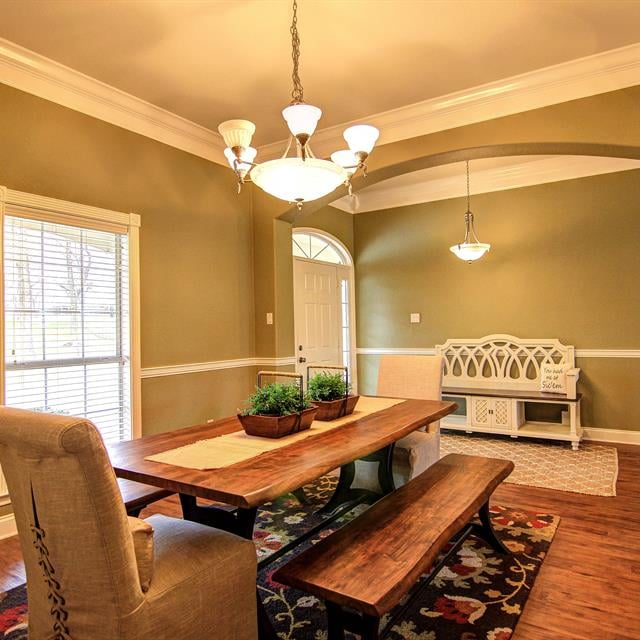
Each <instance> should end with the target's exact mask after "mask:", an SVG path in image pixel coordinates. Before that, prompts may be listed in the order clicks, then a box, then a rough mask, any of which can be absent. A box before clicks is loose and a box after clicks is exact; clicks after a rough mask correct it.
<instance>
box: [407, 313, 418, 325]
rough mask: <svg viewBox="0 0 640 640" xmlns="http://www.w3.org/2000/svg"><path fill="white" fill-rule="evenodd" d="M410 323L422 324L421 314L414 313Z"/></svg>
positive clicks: (410, 317)
mask: <svg viewBox="0 0 640 640" xmlns="http://www.w3.org/2000/svg"><path fill="white" fill-rule="evenodd" d="M409 322H411V324H420V314H419V313H412V314H411V315H410V316H409Z"/></svg>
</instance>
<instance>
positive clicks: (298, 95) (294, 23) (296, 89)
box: [290, 0, 304, 104]
mask: <svg viewBox="0 0 640 640" xmlns="http://www.w3.org/2000/svg"><path fill="white" fill-rule="evenodd" d="M290 32H291V59H292V60H293V73H292V74H291V79H292V80H293V91H292V92H291V97H292V98H293V100H292V103H294V104H295V103H298V102H304V90H303V88H302V82H301V81H300V74H299V71H298V68H299V66H300V35H299V34H298V2H297V0H293V19H292V20H291V29H290Z"/></svg>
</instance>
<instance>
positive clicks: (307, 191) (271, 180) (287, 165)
mask: <svg viewBox="0 0 640 640" xmlns="http://www.w3.org/2000/svg"><path fill="white" fill-rule="evenodd" d="M251 179H252V180H253V182H255V184H256V185H258V187H260V188H261V189H263V190H264V191H266V192H267V193H269V194H271V195H272V196H275V197H276V198H280V199H281V200H286V201H288V202H308V201H310V200H317V199H318V198H322V197H323V196H326V195H327V194H329V193H331V192H332V191H333V190H334V189H336V188H337V187H338V186H339V185H341V184H342V183H343V182H344V181H345V180H346V179H347V173H346V171H345V170H344V169H343V168H342V167H340V166H338V165H337V164H335V163H333V162H329V161H328V160H320V159H318V158H307V159H306V160H302V159H301V158H280V159H278V160H269V161H268V162H263V163H261V164H259V165H257V166H256V167H254V169H253V171H252V172H251Z"/></svg>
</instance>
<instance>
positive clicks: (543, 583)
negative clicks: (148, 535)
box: [0, 445, 640, 640]
mask: <svg viewBox="0 0 640 640" xmlns="http://www.w3.org/2000/svg"><path fill="white" fill-rule="evenodd" d="M616 446H617V447H618V456H619V463H620V475H619V478H618V495H617V496H616V497H615V498H602V497H597V496H583V495H580V494H577V493H565V492H560V491H553V490H551V489H537V488H534V487H525V486H519V485H514V484H503V485H502V486H501V487H500V488H499V489H498V491H497V492H496V494H495V498H494V500H495V501H497V502H500V503H502V504H507V505H511V506H517V507H521V508H523V509H531V510H537V511H540V512H547V513H554V514H557V515H559V516H560V517H561V518H562V521H561V523H560V528H559V529H558V533H557V535H556V538H555V540H554V542H553V544H552V545H551V550H550V552H549V556H548V558H547V559H546V560H545V563H544V565H543V567H542V571H541V572H540V575H539V576H538V579H537V581H536V584H535V586H534V588H533V592H532V593H531V596H530V597H529V601H528V602H527V606H526V608H525V611H524V614H523V616H522V618H521V619H520V622H519V624H518V627H517V630H516V633H515V635H514V640H560V639H562V640H564V639H567V640H640V447H633V446H624V445H616ZM151 513H165V514H168V515H177V514H178V513H179V505H178V501H177V499H176V498H167V499H166V500H162V501H161V502H158V503H156V504H155V505H152V506H151V507H150V508H148V509H146V510H145V511H144V512H143V514H142V515H143V517H144V516H145V515H150V514H151ZM24 581H25V576H24V566H23V564H22V559H21V553H20V545H19V543H18V540H17V538H8V539H6V540H2V541H0V591H3V590H6V589H9V588H11V587H14V586H17V585H18V584H21V583H23V582H24Z"/></svg>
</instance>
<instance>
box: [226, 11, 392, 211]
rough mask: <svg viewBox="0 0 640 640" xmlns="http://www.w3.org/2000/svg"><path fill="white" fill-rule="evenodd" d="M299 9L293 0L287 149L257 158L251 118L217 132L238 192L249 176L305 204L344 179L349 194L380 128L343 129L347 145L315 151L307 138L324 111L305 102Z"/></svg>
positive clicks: (232, 122) (271, 191)
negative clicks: (323, 154)
mask: <svg viewBox="0 0 640 640" xmlns="http://www.w3.org/2000/svg"><path fill="white" fill-rule="evenodd" d="M297 9H298V6H297V0H293V21H292V24H291V46H292V59H293V74H292V80H293V91H292V93H291V95H292V98H293V100H292V101H291V104H289V106H287V107H285V108H284V109H283V110H282V116H283V118H284V120H285V122H286V123H287V126H288V128H289V131H290V132H291V137H290V138H289V142H288V144H287V146H286V149H285V151H284V154H283V155H282V157H281V158H278V159H276V160H268V161H266V162H262V163H256V162H255V159H256V155H257V152H256V150H255V149H254V148H253V147H251V138H252V137H253V134H254V133H255V130H256V126H255V124H253V122H250V121H249V120H227V121H226V122H223V123H221V124H220V125H219V126H218V131H219V132H220V135H221V136H222V138H223V139H224V142H225V145H226V149H225V151H224V155H225V157H226V158H227V161H228V162H229V165H230V166H231V168H232V169H233V170H234V171H235V172H236V175H237V177H238V191H239V190H240V189H241V187H242V184H243V183H244V182H245V181H246V180H248V179H251V180H252V181H253V182H254V183H255V184H256V185H257V186H258V187H260V188H261V189H262V190H263V191H265V192H266V193H269V194H270V195H272V196H275V197H276V198H280V199H281V200H286V201H287V202H295V203H296V204H297V205H298V207H301V206H302V203H303V202H308V201H310V200H317V199H318V198H322V197H324V196H326V195H328V194H330V193H331V192H332V191H334V190H335V189H337V188H338V187H339V186H340V185H341V184H344V185H345V186H346V187H347V188H348V190H349V193H351V178H352V177H353V175H354V174H355V173H356V172H357V171H358V170H362V172H363V174H364V175H365V176H366V169H367V167H366V164H365V161H366V159H367V157H368V156H369V154H370V153H371V151H372V150H373V147H374V146H375V143H376V141H377V140H378V136H379V135H380V132H379V131H378V129H376V128H375V127H373V126H371V125H366V124H359V125H353V126H351V127H348V128H347V129H346V130H345V132H344V139H345V140H346V142H347V145H348V146H349V149H343V150H341V151H336V152H335V153H333V154H331V160H324V159H320V158H316V157H315V156H314V154H313V151H312V150H311V146H310V144H309V139H310V138H311V136H312V135H313V134H314V132H315V130H316V127H317V126H318V122H319V120H320V117H321V116H322V111H321V109H319V108H318V107H316V106H314V105H311V104H307V103H305V101H304V96H303V88H302V83H301V82H300V76H299V73H298V63H299V59H300V38H299V35H298V28H297V20H298V18H297ZM290 151H292V154H291V155H289V153H290Z"/></svg>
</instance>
